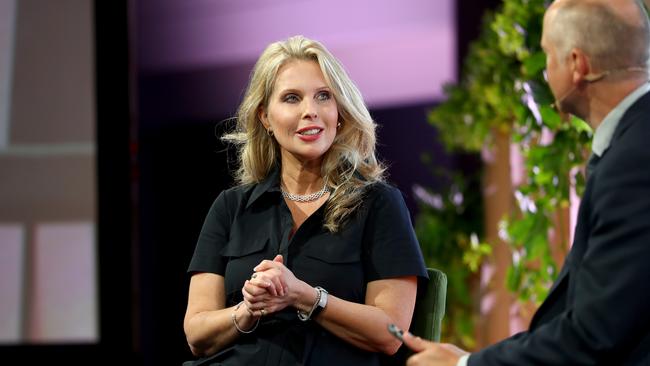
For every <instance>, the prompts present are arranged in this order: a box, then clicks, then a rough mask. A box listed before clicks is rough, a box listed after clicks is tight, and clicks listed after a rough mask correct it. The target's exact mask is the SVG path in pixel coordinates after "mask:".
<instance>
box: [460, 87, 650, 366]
mask: <svg viewBox="0 0 650 366" xmlns="http://www.w3.org/2000/svg"><path fill="white" fill-rule="evenodd" d="M468 365H469V366H480V365H485V366H492V365H495V366H496V365H499V366H504V365H517V366H526V365H650V93H648V94H645V95H643V96H642V97H641V98H640V99H639V100H637V101H636V102H635V103H634V104H633V105H632V106H631V107H630V108H629V109H628V110H627V111H626V112H625V114H624V115H623V117H622V119H621V121H620V123H619V125H618V126H617V128H616V130H615V132H614V135H613V137H612V140H611V144H610V146H609V148H608V149H607V150H606V151H605V152H604V153H603V155H602V156H601V157H600V159H598V161H597V164H596V165H595V166H594V169H593V173H592V174H591V175H590V176H589V177H588V179H587V186H586V188H585V193H584V195H583V197H582V201H581V204H580V209H579V213H578V222H577V225H576V230H575V237H574V241H573V245H572V247H571V250H570V251H569V254H568V255H567V258H566V260H565V263H564V266H563V268H562V270H561V271H560V274H559V276H558V278H557V280H556V281H555V283H554V284H553V287H552V289H551V291H550V293H549V295H548V297H547V298H546V300H545V301H544V302H543V303H542V305H541V306H540V308H539V309H538V310H537V312H536V313H535V315H534V317H533V320H532V322H531V325H530V327H529V330H528V331H526V332H522V333H519V334H516V335H514V336H512V337H510V338H508V339H506V340H504V341H502V342H499V343H496V344H494V345H492V346H490V347H488V348H485V349H483V350H481V351H479V352H476V353H473V354H472V355H471V356H470V358H469V361H468Z"/></svg>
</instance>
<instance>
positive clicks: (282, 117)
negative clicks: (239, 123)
mask: <svg viewBox="0 0 650 366" xmlns="http://www.w3.org/2000/svg"><path fill="white" fill-rule="evenodd" d="M260 119H261V120H262V123H263V124H264V127H265V128H266V129H267V130H268V129H269V128H270V129H271V130H272V131H273V135H274V137H275V139H276V140H277V141H278V144H279V145H280V151H281V156H282V162H283V164H284V163H288V162H289V161H296V160H297V161H298V162H300V163H308V162H318V163H320V161H321V159H322V157H323V155H324V154H325V152H327V150H328V149H329V148H330V146H332V142H333V141H334V137H336V127H337V126H336V124H337V121H338V108H337V105H336V101H335V100H334V96H333V95H332V91H331V89H330V88H329V87H328V86H327V83H326V82H325V78H324V77H323V73H322V71H321V69H320V67H319V66H318V63H316V62H315V61H304V60H293V61H290V62H288V63H287V64H285V65H283V66H282V67H281V68H280V70H279V71H278V75H277V77H276V80H275V85H274V88H273V94H271V97H270V99H269V103H268V107H267V108H266V109H265V110H261V111H260Z"/></svg>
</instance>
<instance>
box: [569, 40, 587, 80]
mask: <svg viewBox="0 0 650 366" xmlns="http://www.w3.org/2000/svg"><path fill="white" fill-rule="evenodd" d="M569 62H570V63H571V64H570V65H569V66H570V67H571V74H572V75H571V76H572V78H573V82H574V83H576V84H577V83H580V82H582V81H583V80H585V77H586V76H587V75H589V74H590V73H591V71H592V70H591V62H589V57H587V55H586V54H585V53H584V52H582V50H581V49H579V48H573V49H572V50H571V53H570V55H569Z"/></svg>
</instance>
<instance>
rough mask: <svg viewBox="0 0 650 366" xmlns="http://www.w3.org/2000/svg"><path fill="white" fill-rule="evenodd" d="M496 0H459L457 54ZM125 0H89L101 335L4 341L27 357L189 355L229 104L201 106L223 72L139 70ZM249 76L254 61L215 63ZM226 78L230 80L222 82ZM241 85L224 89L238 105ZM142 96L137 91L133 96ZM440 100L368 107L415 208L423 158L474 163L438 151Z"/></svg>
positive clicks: (427, 181) (169, 360)
mask: <svg viewBox="0 0 650 366" xmlns="http://www.w3.org/2000/svg"><path fill="white" fill-rule="evenodd" d="M498 3H499V2H498V1H497V0H490V1H471V0H457V10H456V14H457V19H456V24H457V27H458V29H457V39H458V47H457V49H458V54H457V57H458V58H457V59H458V60H459V61H458V63H459V67H458V70H460V69H461V67H460V66H461V61H460V60H462V59H463V58H464V55H465V54H466V52H467V47H468V44H469V42H470V41H471V40H472V39H474V38H475V37H476V36H477V34H478V30H479V27H480V24H481V18H482V15H483V13H484V11H485V10H486V9H493V8H495V7H496V6H497V5H498ZM129 6H130V5H129V2H128V1H127V0H111V1H95V20H96V23H95V24H96V29H95V37H96V81H97V84H96V85H97V90H96V98H97V100H96V103H97V158H98V171H97V174H98V187H97V192H98V207H99V211H98V221H99V222H98V241H99V271H100V272H99V279H100V312H99V313H100V338H101V341H100V343H99V344H97V345H51V346H3V347H0V353H1V354H2V355H3V356H4V357H3V359H7V357H18V358H20V359H22V360H24V362H25V363H26V364H41V363H46V362H56V363H59V362H62V363H63V364H66V365H72V364H80V365H81V364H93V363H100V362H101V363H105V362H108V363H113V362H115V363H118V364H120V365H180V364H181V363H182V361H184V360H187V359H190V358H191V357H192V355H191V354H190V352H189V349H188V347H187V344H186V342H185V336H184V334H183V327H182V325H183V324H182V323H183V316H184V313H185V306H186V300H187V286H188V283H189V278H188V276H187V275H186V273H185V270H186V268H187V265H188V263H189V260H190V258H191V255H192V252H193V250H194V244H195V241H196V238H197V236H198V233H199V230H200V228H201V225H202V223H203V219H204V216H205V214H206V213H207V210H208V208H209V206H210V205H211V204H212V200H213V199H214V198H216V196H217V195H218V193H219V192H220V191H221V190H223V189H224V188H226V187H229V186H230V185H231V184H232V179H231V177H230V173H229V170H230V168H232V166H230V167H229V166H228V164H227V161H228V159H230V160H232V159H233V157H232V156H229V155H228V153H227V152H226V151H225V147H224V146H223V145H222V144H221V143H220V142H219V139H218V136H219V135H220V132H222V131H223V128H224V126H223V125H222V124H221V123H220V121H222V120H224V119H226V118H228V117H230V116H231V115H229V114H227V113H223V111H224V110H228V108H232V107H228V108H221V109H220V110H214V111H210V110H207V111H201V113H197V111H196V109H195V107H196V103H197V102H196V101H197V100H198V101H200V100H201V98H205V97H206V91H205V90H201V88H194V87H193V85H195V82H196V81H197V80H202V81H203V82H204V83H205V81H206V80H208V81H209V80H212V81H214V82H219V79H218V77H219V73H215V72H214V71H210V70H198V71H193V72H185V73H176V74H173V73H170V74H162V75H161V74H157V75H153V76H152V75H138V72H137V69H136V67H135V66H134V65H135V62H134V60H133V54H134V52H133V49H132V48H133V45H132V43H133V42H132V41H131V40H132V39H133V37H132V36H131V30H130V29H132V27H133V24H132V23H133V21H134V20H133V19H130V18H129V14H130V8H129ZM220 72H221V73H223V72H228V73H230V74H232V75H240V76H241V77H247V76H248V73H249V72H250V68H241V69H233V70H220ZM222 90H228V88H227V86H225V87H222ZM239 97H240V94H239V93H226V94H224V95H222V96H221V98H222V99H223V100H225V102H224V103H226V104H228V103H230V105H236V103H237V102H238V98H239ZM135 100H139V103H136V102H134V101H135ZM435 104H436V101H430V102H428V103H423V104H417V105H405V106H400V107H395V108H388V109H371V111H370V112H371V114H372V116H373V117H374V119H375V120H376V121H377V123H378V125H379V129H378V140H379V145H378V152H379V156H380V158H381V159H382V160H383V161H385V162H386V163H387V164H388V165H389V181H391V182H392V183H394V184H396V185H397V186H398V187H399V188H400V189H401V190H402V192H403V193H404V194H405V198H406V201H407V205H408V206H409V209H410V210H411V214H412V215H413V217H415V215H416V214H417V204H416V202H415V201H414V199H413V197H412V193H411V189H412V185H413V184H416V183H417V184H421V185H424V186H427V187H431V188H433V189H435V188H436V187H439V186H440V185H441V184H444V182H441V181H439V180H438V179H436V178H435V177H434V176H432V175H431V174H430V173H429V172H428V170H427V169H426V167H424V165H423V164H422V163H421V161H420V155H421V154H423V153H426V154H429V155H431V156H432V157H433V158H434V164H436V165H442V166H447V167H452V168H458V169H476V167H477V164H478V159H471V158H470V159H467V158H466V157H464V158H463V159H460V158H459V157H456V156H452V155H448V154H445V153H444V151H443V149H442V147H441V146H440V144H438V143H437V142H436V141H437V139H436V131H435V129H434V128H433V127H431V126H430V125H429V124H428V123H427V122H426V118H427V117H426V116H427V112H428V110H429V109H430V108H432V107H433V106H435Z"/></svg>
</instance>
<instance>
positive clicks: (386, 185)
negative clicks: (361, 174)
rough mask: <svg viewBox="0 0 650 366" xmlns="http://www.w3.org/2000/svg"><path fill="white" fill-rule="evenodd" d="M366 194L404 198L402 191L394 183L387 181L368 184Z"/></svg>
mask: <svg viewBox="0 0 650 366" xmlns="http://www.w3.org/2000/svg"><path fill="white" fill-rule="evenodd" d="M366 194H367V195H368V196H369V197H373V198H380V197H381V198H390V197H400V198H403V194H402V191H401V190H400V189H399V188H398V187H397V186H396V185H394V184H393V183H390V182H386V181H379V182H374V183H372V184H370V185H368V187H367V190H366Z"/></svg>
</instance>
